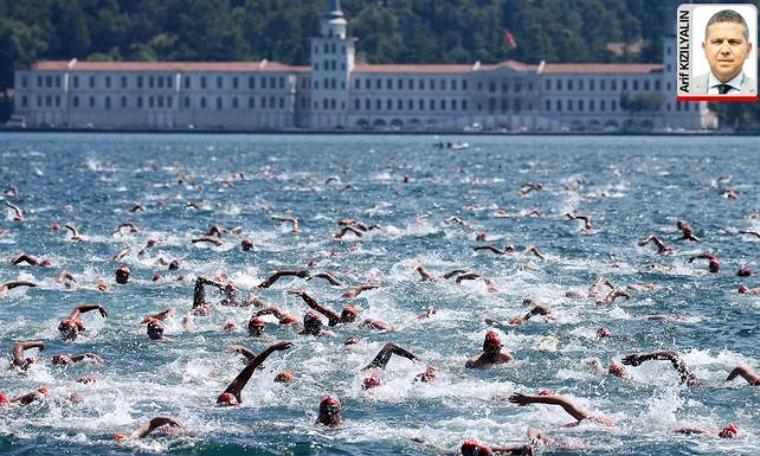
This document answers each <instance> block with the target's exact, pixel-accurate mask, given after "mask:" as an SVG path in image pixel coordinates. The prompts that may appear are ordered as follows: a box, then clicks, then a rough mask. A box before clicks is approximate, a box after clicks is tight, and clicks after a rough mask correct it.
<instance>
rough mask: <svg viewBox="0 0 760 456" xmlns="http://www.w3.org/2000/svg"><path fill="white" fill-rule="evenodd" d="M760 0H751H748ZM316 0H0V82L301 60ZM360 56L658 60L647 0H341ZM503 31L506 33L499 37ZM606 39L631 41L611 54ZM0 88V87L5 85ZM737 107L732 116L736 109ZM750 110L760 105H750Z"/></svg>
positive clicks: (658, 34) (655, 9) (317, 11)
mask: <svg viewBox="0 0 760 456" xmlns="http://www.w3.org/2000/svg"><path fill="white" fill-rule="evenodd" d="M757 2H758V3H760V0H757ZM325 3H326V1H325V0H298V1H293V0H34V1H19V0H0V88H2V89H8V88H11V87H12V86H13V71H14V69H16V68H19V67H23V66H24V65H28V64H29V63H31V62H34V61H36V60H41V59H55V60H69V59H72V58H77V59H79V60H162V61H228V60H260V59H269V60H277V61H280V62H283V63H288V64H300V65H305V64H308V62H309V42H308V38H309V37H311V36H315V35H317V34H318V32H319V19H320V16H321V14H322V11H323V9H324V6H325ZM341 3H342V7H343V11H344V12H345V14H346V15H347V17H348V19H349V29H350V32H351V34H352V35H353V36H356V37H358V38H359V43H358V46H357V49H358V55H357V58H358V59H360V60H363V61H367V62H370V63H389V62H396V63H419V62H428V63H472V62H475V61H481V62H484V63H490V62H499V61H503V60H507V59H514V60H519V61H523V62H528V63H537V62H539V61H541V60H546V61H549V62H660V61H661V59H662V51H661V49H662V37H663V35H664V34H665V33H667V32H669V30H666V29H667V28H668V27H667V24H666V21H665V20H664V19H663V18H664V17H665V16H666V14H667V12H668V11H669V10H668V8H670V7H672V4H675V3H676V2H672V1H649V0H344V1H343V2H341ZM507 32H508V33H510V34H511V35H512V36H513V37H514V40H515V42H516V46H512V45H511V44H510V43H509V42H508V40H506V39H505V36H506V34H507ZM611 42H623V43H640V44H641V51H640V52H636V53H628V52H624V53H623V54H622V55H619V54H615V53H613V52H611V51H610V50H609V49H608V48H607V44H608V43H611ZM4 92H5V91H4ZM746 117H747V116H743V117H742V118H746ZM749 117H750V118H751V119H755V120H757V119H760V115H757V116H756V115H752V116H749Z"/></svg>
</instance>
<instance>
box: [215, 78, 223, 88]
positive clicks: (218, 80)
mask: <svg viewBox="0 0 760 456" xmlns="http://www.w3.org/2000/svg"><path fill="white" fill-rule="evenodd" d="M222 87H224V82H223V81H222V77H221V76H217V77H216V88H217V89H221V88H222Z"/></svg>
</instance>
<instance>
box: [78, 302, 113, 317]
mask: <svg viewBox="0 0 760 456" xmlns="http://www.w3.org/2000/svg"><path fill="white" fill-rule="evenodd" d="M92 310H97V311H98V312H100V315H101V316H103V317H107V316H108V311H107V310H106V308H105V307H103V306H101V305H100V304H87V305H83V306H78V307H75V308H74V310H72V311H71V313H70V314H69V318H79V315H80V314H83V313H87V312H90V311H92Z"/></svg>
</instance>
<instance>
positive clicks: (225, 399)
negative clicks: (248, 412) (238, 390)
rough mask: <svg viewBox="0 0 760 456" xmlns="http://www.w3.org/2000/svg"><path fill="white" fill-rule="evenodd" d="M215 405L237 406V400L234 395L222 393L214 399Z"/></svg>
mask: <svg viewBox="0 0 760 456" xmlns="http://www.w3.org/2000/svg"><path fill="white" fill-rule="evenodd" d="M216 403H217V404H219V405H238V400H237V398H236V397H235V395H234V394H232V393H228V392H224V393H222V394H220V395H219V397H218V398H217V399H216Z"/></svg>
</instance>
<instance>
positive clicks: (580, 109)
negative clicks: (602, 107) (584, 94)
mask: <svg viewBox="0 0 760 456" xmlns="http://www.w3.org/2000/svg"><path fill="white" fill-rule="evenodd" d="M578 111H583V100H578Z"/></svg>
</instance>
